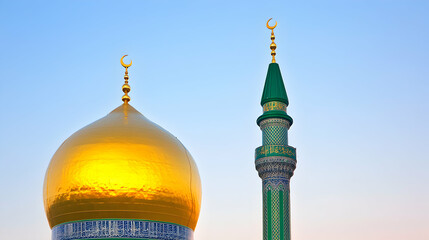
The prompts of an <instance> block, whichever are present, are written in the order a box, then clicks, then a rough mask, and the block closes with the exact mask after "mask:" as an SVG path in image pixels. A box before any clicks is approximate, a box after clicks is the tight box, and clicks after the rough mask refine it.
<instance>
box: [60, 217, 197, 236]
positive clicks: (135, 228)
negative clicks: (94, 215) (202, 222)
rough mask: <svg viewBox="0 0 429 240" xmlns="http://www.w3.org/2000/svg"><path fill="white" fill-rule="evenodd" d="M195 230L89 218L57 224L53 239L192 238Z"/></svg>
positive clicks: (161, 224)
mask: <svg viewBox="0 0 429 240" xmlns="http://www.w3.org/2000/svg"><path fill="white" fill-rule="evenodd" d="M193 235H194V232H193V231H192V229H190V228H187V227H185V226H180V225H175V224H170V223H164V222H154V221H139V220H120V219H119V220H101V219H100V220H89V221H79V222H70V223H64V224H61V225H57V226H55V227H54V228H53V229H52V240H75V239H109V238H111V239H121V238H124V239H163V240H191V239H193Z"/></svg>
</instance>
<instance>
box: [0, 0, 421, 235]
mask: <svg viewBox="0 0 429 240" xmlns="http://www.w3.org/2000/svg"><path fill="white" fill-rule="evenodd" d="M428 12H429V2H428V1H413V0H402V1H399V0H398V1H395V0H349V1H347V0H342V1H340V0H338V1H316V0H315V1H285V0H281V1H276V0H272V1H165V0H160V1H143V0H140V1H101V0H90V1H88V0H87V1H84V0H74V1H52V2H47V1H5V0H1V1H0V30H1V38H0V48H1V53H0V79H1V87H0V98H1V101H2V102H3V107H2V111H1V118H0V133H1V135H0V136H1V137H0V163H1V167H0V188H1V189H2V190H1V191H2V192H1V197H0V216H1V217H0V239H9V240H21V239H22V240H27V239H33V240H46V239H50V228H49V226H48V223H47V220H46V217H45V213H44V209H43V199H42V184H43V178H44V174H45V170H46V168H47V166H48V163H49V161H50V158H51V157H52V155H53V154H54V152H55V151H56V149H57V148H58V147H59V146H60V144H61V143H62V142H63V141H64V140H65V139H66V138H67V137H69V136H70V135H71V134H72V133H74V132H75V131H77V130H78V129H80V128H82V127H84V126H85V125H87V124H89V123H91V122H93V121H95V120H97V119H99V118H101V117H103V116H105V115H106V114H107V113H109V112H110V111H111V110H113V109H114V108H115V107H117V106H119V105H120V104H121V103H122V102H121V96H122V92H121V86H122V84H123V72H124V70H123V68H122V66H121V65H120V63H119V60H120V57H121V56H122V55H124V54H129V57H130V58H129V59H132V60H133V66H132V67H131V68H130V69H129V73H130V85H131V89H132V90H131V93H130V96H131V98H132V100H131V104H132V105H133V106H134V107H135V108H137V109H138V110H139V111H140V112H142V113H143V114H144V115H145V116H146V117H148V118H149V119H151V120H152V121H154V122H156V123H158V124H159V125H161V126H162V127H164V128H165V129H167V130H168V131H170V132H171V133H173V134H174V135H175V136H177V137H178V138H179V139H180V140H181V141H182V142H183V144H184V145H185V146H186V147H187V148H188V149H189V151H190V152H191V153H192V155H193V157H194V159H195V160H196V162H197V165H198V167H199V171H200V175H201V178H202V184H203V202H202V210H201V215H200V221H199V223H198V226H197V229H196V234H195V239H196V240H215V239H250V240H253V239H254V240H260V239H262V209H261V208H262V202H261V200H262V193H261V180H260V179H259V177H258V175H257V172H256V170H255V168H254V149H255V148H256V147H258V146H260V145H261V141H262V134H261V132H260V130H259V128H258V126H257V125H256V122H255V121H256V118H257V117H258V116H259V115H260V114H261V111H262V110H261V107H260V105H259V101H260V97H261V94H262V88H263V84H264V80H265V75H266V71H267V67H268V64H269V62H270V55H269V54H270V50H269V44H270V31H269V30H268V29H266V27H265V23H266V21H267V19H268V18H270V17H273V18H274V19H275V20H277V22H278V27H277V28H276V30H275V33H276V37H277V38H276V43H277V45H278V48H277V60H278V63H279V64H280V67H281V70H282V73H283V78H284V80H285V84H286V89H287V92H288V95H289V100H290V106H289V108H288V113H289V115H291V116H292V117H293V118H294V124H293V126H292V128H291V130H290V131H289V144H290V145H292V146H294V147H296V148H297V153H298V166H297V169H296V171H295V175H294V177H293V178H292V181H291V204H292V205H291V211H292V216H291V218H292V237H293V239H294V240H308V239H316V240H362V239H366V240H382V239H389V240H404V239H410V240H427V239H429V228H428V226H429V187H428V183H429V174H428V172H429V157H428V154H427V150H428V146H429V137H428V136H429V127H428V122H429V107H428V105H429V104H428V103H429V90H428V88H429V79H428V76H429V67H428V66H429V64H428V63H429V44H428V43H429V14H428Z"/></svg>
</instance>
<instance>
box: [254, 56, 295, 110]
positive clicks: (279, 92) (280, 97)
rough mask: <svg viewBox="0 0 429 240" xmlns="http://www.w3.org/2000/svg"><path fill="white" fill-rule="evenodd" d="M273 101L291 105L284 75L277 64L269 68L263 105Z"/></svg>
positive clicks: (272, 64)
mask: <svg viewBox="0 0 429 240" xmlns="http://www.w3.org/2000/svg"><path fill="white" fill-rule="evenodd" d="M271 101H279V102H283V103H285V104H286V105H289V100H288V98H287V94H286V89H285V85H284V83H283V78H282V74H281V72H280V67H279V65H278V64H277V63H270V65H269V67H268V73H267V78H266V79H265V86H264V92H263V93H262V99H261V105H264V104H265V103H267V102H271Z"/></svg>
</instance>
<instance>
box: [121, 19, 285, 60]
mask: <svg viewBox="0 0 429 240" xmlns="http://www.w3.org/2000/svg"><path fill="white" fill-rule="evenodd" d="M271 19H273V18H270V19H268V21H267V28H268V29H271V30H274V28H276V27H277V21H276V24H274V26H270V25H269V24H268V23H269V22H270V21H271ZM125 56H126V55H125Z"/></svg>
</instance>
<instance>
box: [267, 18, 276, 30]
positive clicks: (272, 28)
mask: <svg viewBox="0 0 429 240" xmlns="http://www.w3.org/2000/svg"><path fill="white" fill-rule="evenodd" d="M271 19H273V18H270V19H268V21H267V28H268V29H270V30H274V28H276V27H277V21H276V24H274V26H270V25H269V24H268V23H269V22H270V21H271Z"/></svg>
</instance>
